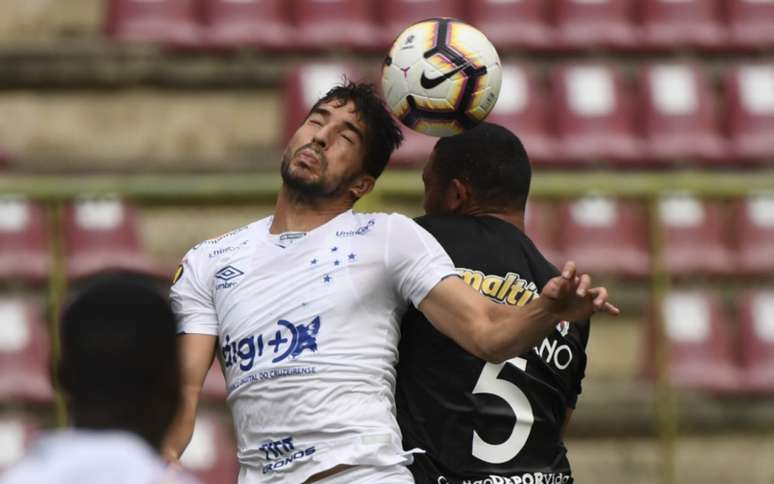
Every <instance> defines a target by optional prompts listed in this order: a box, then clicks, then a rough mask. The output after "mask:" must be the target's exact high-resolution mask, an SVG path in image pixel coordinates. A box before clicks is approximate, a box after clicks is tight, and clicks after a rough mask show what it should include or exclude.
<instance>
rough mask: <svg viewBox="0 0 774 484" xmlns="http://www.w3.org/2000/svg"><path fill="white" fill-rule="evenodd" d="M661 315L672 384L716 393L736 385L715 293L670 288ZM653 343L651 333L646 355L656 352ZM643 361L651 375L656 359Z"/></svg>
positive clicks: (729, 344)
mask: <svg viewBox="0 0 774 484" xmlns="http://www.w3.org/2000/svg"><path fill="white" fill-rule="evenodd" d="M661 315H662V317H663V323H664V329H665V336H666V339H667V341H668V343H669V345H670V368H669V378H670V381H671V382H672V384H673V385H675V386H677V387H680V388H686V389H694V390H705V391H711V392H718V393H725V392H734V391H737V390H738V389H739V387H740V380H739V370H738V365H737V363H736V358H735V354H734V344H733V339H732V334H731V331H730V330H729V327H728V321H729V319H728V317H727V314H726V311H725V310H724V308H723V305H722V303H721V300H720V298H718V296H717V295H715V294H714V293H708V292H703V291H673V292H671V293H669V294H668V295H667V296H666V297H665V299H664V301H663V305H662V307H661ZM651 330H652V326H651ZM653 344H654V339H653V333H651V338H650V345H651V348H650V350H649V351H648V354H649V355H653V354H655V352H654V350H653ZM646 365H648V368H647V370H646V371H647V373H649V374H650V375H651V376H652V375H653V374H654V373H655V372H654V370H655V362H653V361H652V360H650V361H646Z"/></svg>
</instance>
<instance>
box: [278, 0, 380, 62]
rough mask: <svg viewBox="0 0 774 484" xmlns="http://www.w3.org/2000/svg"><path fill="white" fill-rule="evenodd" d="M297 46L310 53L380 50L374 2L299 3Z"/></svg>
mask: <svg viewBox="0 0 774 484" xmlns="http://www.w3.org/2000/svg"><path fill="white" fill-rule="evenodd" d="M293 5H294V15H295V21H296V32H295V41H296V45H297V46H299V47H301V48H303V49H309V50H321V49H324V50H330V49H340V48H350V49H361V50H362V49H379V48H381V47H382V46H383V41H382V40H381V39H380V38H379V36H380V34H381V30H380V29H379V28H378V27H377V25H376V22H375V21H374V3H373V2H372V1H371V0H295V1H294V2H293Z"/></svg>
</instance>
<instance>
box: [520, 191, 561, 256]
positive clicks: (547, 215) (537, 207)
mask: <svg viewBox="0 0 774 484" xmlns="http://www.w3.org/2000/svg"><path fill="white" fill-rule="evenodd" d="M553 208H554V207H552V205H551V203H550V202H547V201H545V200H540V199H534V198H533V199H530V201H529V202H527V213H526V216H525V222H524V225H525V227H524V228H525V231H526V234H527V236H528V237H529V238H530V239H531V240H532V242H534V243H535V246H536V247H537V248H538V250H540V253H541V254H543V256H544V257H545V258H546V259H548V261H549V262H550V263H552V264H554V265H555V266H557V267H561V266H562V265H563V264H564V258H563V256H562V254H561V251H560V249H559V245H558V243H557V228H558V227H557V224H556V217H555V216H554V213H553V212H554V210H553Z"/></svg>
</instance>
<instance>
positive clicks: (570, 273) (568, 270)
mask: <svg viewBox="0 0 774 484" xmlns="http://www.w3.org/2000/svg"><path fill="white" fill-rule="evenodd" d="M575 270H576V268H575V262H573V261H571V260H570V261H567V262H565V263H564V268H562V277H563V278H565V279H567V280H568V281H572V280H573V278H574V277H575Z"/></svg>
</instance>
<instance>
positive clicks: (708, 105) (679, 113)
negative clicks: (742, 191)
mask: <svg viewBox="0 0 774 484" xmlns="http://www.w3.org/2000/svg"><path fill="white" fill-rule="evenodd" d="M639 90H640V96H639V98H640V99H641V100H642V102H643V106H642V109H641V110H639V112H640V113H641V118H642V123H643V126H642V128H643V131H644V138H645V147H644V151H645V153H646V156H647V157H648V159H649V160H650V161H655V162H659V163H669V162H675V161H678V160H681V161H682V160H692V161H697V162H702V163H718V162H723V161H725V160H727V156H726V145H725V141H724V139H723V138H722V137H721V136H720V131H719V128H718V121H717V117H716V113H715V106H714V97H713V95H712V91H711V89H710V86H709V83H708V82H707V79H706V78H705V77H704V75H703V74H702V73H701V71H699V70H698V69H696V68H695V67H693V66H689V65H686V64H661V65H653V66H649V67H648V68H646V69H644V70H643V71H642V73H641V75H640V87H639Z"/></svg>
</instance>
